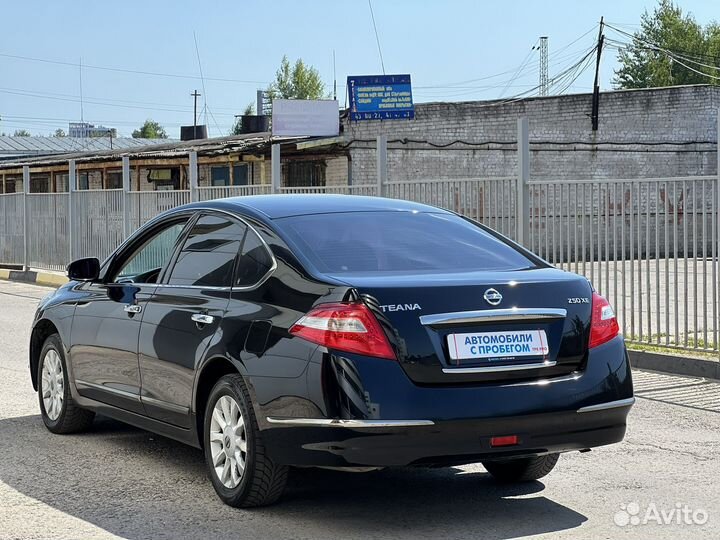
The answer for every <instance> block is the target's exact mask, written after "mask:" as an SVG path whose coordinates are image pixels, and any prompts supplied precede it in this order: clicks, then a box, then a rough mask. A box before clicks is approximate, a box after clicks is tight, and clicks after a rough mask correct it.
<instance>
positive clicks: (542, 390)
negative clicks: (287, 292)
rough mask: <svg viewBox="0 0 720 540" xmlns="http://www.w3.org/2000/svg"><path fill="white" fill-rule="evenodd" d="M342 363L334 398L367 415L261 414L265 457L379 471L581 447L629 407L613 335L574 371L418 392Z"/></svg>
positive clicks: (365, 367) (357, 363)
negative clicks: (502, 440) (342, 378)
mask: <svg viewBox="0 0 720 540" xmlns="http://www.w3.org/2000/svg"><path fill="white" fill-rule="evenodd" d="M342 362H343V365H344V366H345V369H346V370H347V369H350V368H352V369H353V370H354V372H353V374H352V378H353V380H354V381H355V384H354V385H351V386H348V385H340V386H342V391H343V392H346V397H347V398H348V399H353V401H354V403H356V404H358V406H363V405H362V404H359V401H360V400H362V401H364V402H365V403H366V404H367V412H368V414H365V416H364V417H360V416H359V415H355V417H354V418H341V417H338V418H308V417H306V416H301V415H298V416H297V417H294V416H291V417H287V416H281V415H279V414H276V413H275V412H270V411H268V414H265V415H262V419H263V424H264V429H263V438H264V439H265V442H266V447H267V449H268V452H269V453H270V455H271V457H272V458H273V459H274V460H276V461H277V462H279V463H285V464H289V465H303V466H313V465H314V466H333V467H349V466H354V467H360V466H363V467H389V466H404V465H418V464H462V463H473V462H478V461H483V460H485V459H496V458H503V457H508V458H509V457H514V456H523V455H542V454H547V453H552V452H567V451H572V450H584V449H587V448H592V447H596V446H602V445H606V444H611V443H616V442H619V441H621V440H622V439H623V437H624V435H625V428H626V418H627V415H628V413H629V411H630V408H631V407H632V404H633V403H634V398H633V392H632V381H631V376H630V366H629V364H628V362H627V354H626V351H625V347H624V343H623V341H622V338H621V337H619V338H616V339H614V340H612V341H610V342H608V343H606V344H604V345H602V346H600V347H597V348H596V349H593V350H591V351H590V355H589V357H588V361H587V365H586V366H585V369H584V370H583V371H581V372H577V373H573V374H571V375H568V376H564V377H558V378H555V379H547V380H532V381H521V382H511V383H500V384H498V383H493V384H485V385H469V386H457V385H451V386H435V387H428V386H417V385H415V384H413V383H412V382H411V381H409V379H408V378H407V376H406V375H405V374H404V372H403V371H402V369H401V368H400V367H399V366H398V365H397V363H395V362H391V361H386V360H377V359H365V358H354V357H351V358H343V359H342ZM348 362H352V366H349V364H348ZM348 392H353V393H354V395H352V396H351V395H350V394H349V393H348ZM327 416H331V415H327ZM341 416H342V415H341ZM508 435H516V436H517V438H518V443H517V444H516V445H513V446H505V447H494V446H491V442H490V441H491V438H492V437H500V436H508Z"/></svg>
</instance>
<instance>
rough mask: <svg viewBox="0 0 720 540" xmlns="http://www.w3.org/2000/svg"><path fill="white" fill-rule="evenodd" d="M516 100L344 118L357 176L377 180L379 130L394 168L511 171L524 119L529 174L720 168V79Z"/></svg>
mask: <svg viewBox="0 0 720 540" xmlns="http://www.w3.org/2000/svg"><path fill="white" fill-rule="evenodd" d="M591 102H592V95H591V94H573V95H562V96H548V97H538V98H528V99H522V100H515V101H507V100H500V101H485V102H483V101H474V102H459V103H423V104H418V105H416V106H415V119H414V120H387V121H368V122H349V121H347V120H346V121H344V137H345V145H348V144H349V149H350V159H351V164H352V165H351V177H352V182H353V183H355V184H359V183H370V182H374V181H375V175H376V173H375V138H376V137H377V136H378V135H381V134H385V135H387V136H388V140H389V143H388V178H389V179H390V180H412V179H416V178H467V177H488V176H490V177H492V176H509V175H513V174H515V171H516V157H517V156H516V152H515V140H516V138H517V127H516V120H517V118H519V117H522V116H526V117H527V118H528V121H529V126H530V145H531V146H530V148H531V152H532V155H531V161H530V177H531V178H534V179H558V180H570V179H579V178H597V179H600V178H652V177H666V176H691V175H712V174H716V173H717V154H716V144H717V110H718V107H720V87H717V86H709V85H696V86H681V87H669V88H652V89H642V90H622V91H613V92H603V93H601V94H600V115H599V129H598V131H596V132H593V131H592V129H591V124H590V116H589V115H590V111H591Z"/></svg>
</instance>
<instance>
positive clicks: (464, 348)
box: [447, 330, 550, 360]
mask: <svg viewBox="0 0 720 540" xmlns="http://www.w3.org/2000/svg"><path fill="white" fill-rule="evenodd" d="M447 341H448V349H449V351H450V358H452V359H453V360H469V359H475V358H478V359H483V358H497V359H502V358H517V357H521V356H545V355H547V354H548V352H550V349H549V347H548V341H547V336H546V335H545V330H520V331H512V332H473V333H471V334H450V335H448V336H447Z"/></svg>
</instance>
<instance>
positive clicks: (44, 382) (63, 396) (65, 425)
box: [37, 334, 95, 434]
mask: <svg viewBox="0 0 720 540" xmlns="http://www.w3.org/2000/svg"><path fill="white" fill-rule="evenodd" d="M63 351H64V348H63V345H62V341H61V340H60V336H58V335H57V334H52V335H50V336H48V337H47V339H46V340H45V343H43V347H42V350H41V351H40V360H39V361H38V375H37V380H38V400H39V402H40V416H42V420H43V423H44V424H45V426H46V427H47V428H48V429H49V430H50V431H52V432H53V433H60V434H66V433H78V432H81V431H86V430H87V429H88V428H89V427H90V426H91V425H92V422H93V419H94V418H95V413H94V412H92V411H88V410H86V409H81V408H80V407H78V406H77V405H76V404H75V402H74V401H73V398H72V392H70V383H69V380H68V371H67V363H66V362H65V354H64V352H63ZM46 368H47V370H46Z"/></svg>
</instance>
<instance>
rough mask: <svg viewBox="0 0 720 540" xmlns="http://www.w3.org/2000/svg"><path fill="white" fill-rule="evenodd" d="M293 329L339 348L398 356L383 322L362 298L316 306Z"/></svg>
mask: <svg viewBox="0 0 720 540" xmlns="http://www.w3.org/2000/svg"><path fill="white" fill-rule="evenodd" d="M290 333H291V334H292V335H294V336H297V337H301V338H303V339H306V340H308V341H311V342H313V343H317V344H318V345H323V346H324V347H327V348H328V349H332V350H336V351H342V352H349V353H357V354H362V355H365V356H374V357H377V358H387V359H388V360H395V359H396V357H395V353H394V352H393V349H392V347H391V346H390V342H389V341H388V339H387V336H385V332H383V329H382V328H381V326H380V323H379V322H378V320H377V319H376V318H375V315H373V313H372V311H370V309H369V308H368V307H367V306H366V305H365V304H364V303H362V302H350V303H337V304H320V305H318V306H315V307H314V308H313V309H311V310H310V311H309V312H308V313H307V315H305V316H304V317H302V318H301V319H300V320H299V321H298V322H296V323H295V324H294V325H293V326H292V328H290Z"/></svg>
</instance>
